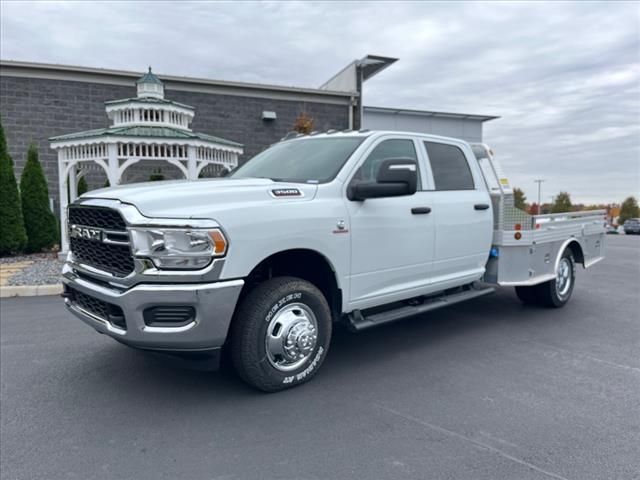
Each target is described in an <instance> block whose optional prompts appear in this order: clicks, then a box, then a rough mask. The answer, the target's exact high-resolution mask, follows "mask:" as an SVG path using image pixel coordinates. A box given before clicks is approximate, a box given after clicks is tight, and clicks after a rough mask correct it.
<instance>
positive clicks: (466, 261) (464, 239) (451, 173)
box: [422, 140, 493, 288]
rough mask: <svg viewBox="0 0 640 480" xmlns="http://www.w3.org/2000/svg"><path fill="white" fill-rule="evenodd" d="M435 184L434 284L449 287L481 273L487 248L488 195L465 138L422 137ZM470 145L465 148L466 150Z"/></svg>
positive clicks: (489, 236) (489, 234)
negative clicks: (456, 139)
mask: <svg viewBox="0 0 640 480" xmlns="http://www.w3.org/2000/svg"><path fill="white" fill-rule="evenodd" d="M422 147H423V148H424V153H426V156H427V159H428V162H427V163H428V167H429V169H428V174H429V175H431V179H432V182H431V185H433V188H434V192H433V197H432V198H433V200H432V201H433V214H434V216H435V223H436V232H435V249H434V261H433V266H432V282H433V286H434V287H436V286H439V287H441V288H449V287H451V286H457V285H460V284H462V283H468V282H472V281H474V280H477V279H479V278H480V277H481V276H482V275H483V273H484V268H485V265H486V262H487V258H488V255H489V250H490V248H491V242H492V235H493V217H492V210H491V200H490V197H489V194H488V192H487V191H486V188H485V187H484V182H483V179H482V177H481V175H482V174H481V172H480V169H479V167H478V164H477V162H473V161H470V160H472V159H473V158H474V157H473V153H472V152H471V149H470V147H469V146H468V145H467V144H465V143H462V142H460V143H454V142H447V141H444V140H426V141H423V142H422ZM467 150H468V151H467Z"/></svg>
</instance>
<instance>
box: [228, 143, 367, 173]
mask: <svg viewBox="0 0 640 480" xmlns="http://www.w3.org/2000/svg"><path fill="white" fill-rule="evenodd" d="M364 138H365V137H346V138H305V139H302V140H292V141H288V142H281V143H277V144H275V145H274V146H273V147H271V148H268V149H267V150H265V151H264V152H262V153H259V154H258V155H256V156H255V157H253V158H252V159H251V160H249V161H248V162H247V163H245V164H244V165H242V166H241V167H239V168H238V169H237V170H235V171H234V172H232V173H231V175H230V176H231V177H233V178H270V179H272V180H275V181H280V182H296V183H326V182H330V181H331V180H333V179H334V178H335V176H336V175H337V174H338V172H339V171H340V169H341V168H342V166H343V165H344V164H345V162H346V161H347V159H348V158H349V157H350V156H351V154H352V153H353V152H354V151H355V149H356V148H358V145H360V144H361V143H362V141H363V140H364Z"/></svg>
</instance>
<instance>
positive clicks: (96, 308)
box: [66, 287, 127, 330]
mask: <svg viewBox="0 0 640 480" xmlns="http://www.w3.org/2000/svg"><path fill="white" fill-rule="evenodd" d="M66 290H67V292H66V293H67V294H68V295H67V296H68V298H69V299H70V301H71V304H72V305H74V306H76V307H78V308H80V309H82V310H84V311H85V312H89V313H90V314H92V315H95V316H96V317H98V318H100V319H102V320H105V321H107V322H109V323H112V324H113V325H115V326H117V327H119V328H121V329H122V330H126V329H127V323H126V321H125V318H124V313H123V312H122V309H121V308H120V307H118V306H117V305H113V304H111V303H107V302H103V301H102V300H99V299H97V298H95V297H92V296H91V295H87V294H86V293H82V292H81V291H79V290H76V289H75V288H71V287H66Z"/></svg>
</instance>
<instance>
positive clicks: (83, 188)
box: [67, 177, 89, 198]
mask: <svg viewBox="0 0 640 480" xmlns="http://www.w3.org/2000/svg"><path fill="white" fill-rule="evenodd" d="M88 191H89V186H88V185H87V181H86V180H85V179H84V177H80V180H78V183H77V184H76V194H77V195H78V196H80V195H82V194H83V193H87V192H88ZM67 195H68V197H69V198H71V190H70V189H69V182H67Z"/></svg>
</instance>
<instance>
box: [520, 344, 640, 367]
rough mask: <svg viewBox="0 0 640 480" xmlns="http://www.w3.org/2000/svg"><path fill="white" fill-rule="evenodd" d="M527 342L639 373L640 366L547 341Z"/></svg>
mask: <svg viewBox="0 0 640 480" xmlns="http://www.w3.org/2000/svg"><path fill="white" fill-rule="evenodd" d="M528 342H529V343H535V344H536V345H540V346H542V347H546V348H550V349H552V350H556V351H558V352H562V353H567V354H569V355H573V356H575V357H580V358H585V359H587V360H591V361H594V362H598V363H602V364H603V365H609V366H610V367H616V368H620V369H623V370H628V371H631V372H634V373H640V368H638V367H632V366H631V365H624V364H621V363H615V362H610V361H609V360H603V359H601V358H598V357H594V356H592V355H589V354H588V353H580V352H574V351H573V350H567V349H566V348H562V347H556V346H555V345H550V344H548V343H544V342H539V341H537V340H529V341H528Z"/></svg>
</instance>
